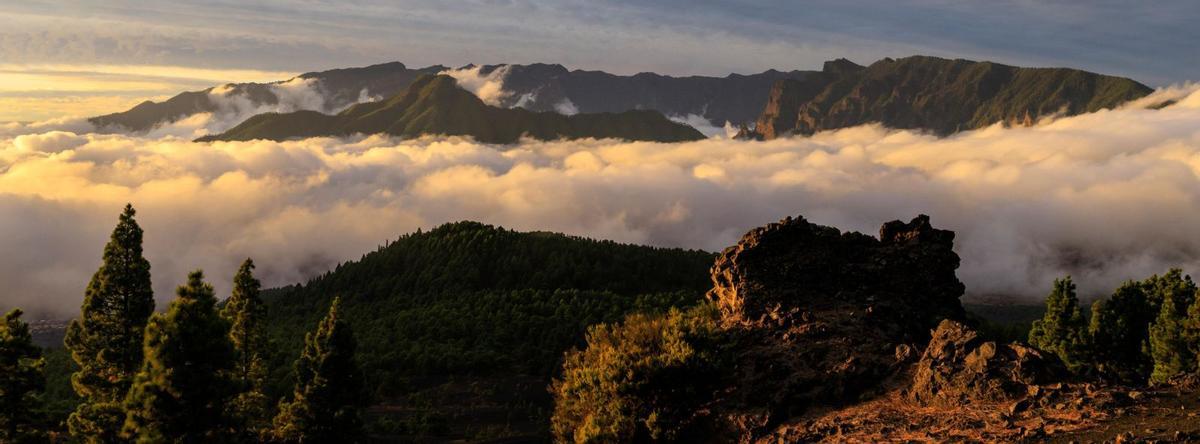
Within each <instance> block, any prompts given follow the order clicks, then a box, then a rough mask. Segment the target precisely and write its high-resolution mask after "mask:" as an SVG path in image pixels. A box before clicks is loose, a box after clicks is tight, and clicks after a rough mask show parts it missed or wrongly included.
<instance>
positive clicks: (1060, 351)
mask: <svg viewBox="0 0 1200 444" xmlns="http://www.w3.org/2000/svg"><path fill="white" fill-rule="evenodd" d="M1086 327H1087V326H1086V323H1085V320H1084V318H1083V315H1082V314H1081V313H1080V311H1079V299H1078V298H1077V297H1076V296H1075V284H1074V283H1073V282H1071V277H1070V276H1068V277H1066V278H1063V279H1058V280H1055V281H1054V290H1053V291H1051V292H1050V295H1049V296H1047V297H1046V313H1045V314H1043V315H1042V319H1039V320H1036V321H1033V327H1032V328H1031V329H1030V330H1029V344H1030V345H1033V346H1034V347H1037V348H1040V349H1042V350H1045V351H1048V352H1051V353H1054V354H1055V355H1058V357H1059V358H1061V359H1062V361H1063V363H1065V364H1066V365H1067V368H1068V369H1070V370H1071V371H1072V372H1075V373H1078V372H1081V371H1083V370H1084V369H1085V367H1087V365H1088V362H1089V360H1088V356H1087V351H1088V350H1087V335H1086V331H1087V329H1086Z"/></svg>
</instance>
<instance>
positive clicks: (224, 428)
mask: <svg viewBox="0 0 1200 444" xmlns="http://www.w3.org/2000/svg"><path fill="white" fill-rule="evenodd" d="M175 292H176V293H175V294H176V298H175V300H174V301H171V306H170V308H169V309H167V312H166V313H160V314H155V315H154V316H152V317H151V318H150V322H149V324H148V325H147V326H146V342H145V357H146V358H145V362H144V364H143V365H142V370H141V371H140V372H138V374H137V378H136V379H135V381H134V383H133V387H132V388H131V389H130V392H129V396H128V399H127V401H126V409H125V414H126V421H125V427H124V431H123V434H124V435H125V436H126V437H130V438H134V439H135V440H136V441H137V442H139V443H146V444H150V443H160V442H167V441H174V442H204V441H215V442H226V441H228V440H229V439H230V437H232V436H233V433H234V431H235V430H236V428H235V426H234V422H233V419H232V418H231V417H230V415H229V414H228V406H227V404H228V403H229V401H230V399H232V398H233V396H234V395H235V390H236V386H235V385H234V382H233V381H232V378H231V377H232V374H233V372H232V370H233V367H234V350H233V345H232V344H231V343H230V341H229V324H228V323H227V322H225V320H224V319H222V318H221V317H220V315H219V314H218V313H217V310H216V304H217V299H216V297H215V296H214V295H213V288H212V286H211V285H209V284H208V283H206V282H204V273H202V272H200V271H194V272H192V273H190V274H189V275H188V280H187V284H186V285H183V286H180V287H179V288H178V289H177V290H176V291H175Z"/></svg>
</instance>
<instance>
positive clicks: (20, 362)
mask: <svg viewBox="0 0 1200 444" xmlns="http://www.w3.org/2000/svg"><path fill="white" fill-rule="evenodd" d="M45 365H46V361H45V359H44V358H42V350H41V349H40V348H38V347H37V346H36V345H33V335H31V334H30V333H29V324H26V323H25V322H23V321H21V310H13V311H10V312H9V313H8V314H7V315H5V316H4V319H3V323H0V442H5V443H32V442H42V441H43V440H44V436H43V434H42V432H41V431H40V430H39V425H40V424H39V423H40V421H41V417H40V415H39V414H38V413H37V412H39V411H41V398H39V394H40V393H41V392H42V390H44V389H45V388H46V375H45V373H44V367H45Z"/></svg>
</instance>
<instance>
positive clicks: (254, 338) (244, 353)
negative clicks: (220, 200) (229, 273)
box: [221, 259, 269, 436]
mask: <svg viewBox="0 0 1200 444" xmlns="http://www.w3.org/2000/svg"><path fill="white" fill-rule="evenodd" d="M261 287H262V284H261V283H259V281H258V279H255V278H254V261H252V260H250V259H246V261H245V262H243V263H242V266H241V267H240V268H239V269H238V272H237V274H236V275H234V277H233V293H232V294H231V295H230V297H229V300H228V301H226V302H225V306H224V307H222V309H221V316H222V317H224V318H225V319H226V320H227V321H228V322H229V324H230V329H229V339H230V340H231V341H232V343H233V347H234V350H235V351H236V353H237V360H236V362H235V363H234V369H233V380H234V382H235V383H236V384H237V387H238V391H239V393H238V395H237V398H235V399H234V401H233V404H232V405H231V408H232V410H233V414H234V416H235V417H237V418H238V419H239V420H240V421H241V422H242V424H243V426H244V427H245V429H246V432H248V434H250V435H254V436H256V435H257V432H258V431H259V430H261V429H262V428H264V427H265V426H266V425H268V424H269V419H268V418H267V416H266V415H267V410H268V405H267V396H266V389H265V386H266V378H267V364H266V360H265V356H266V352H267V336H266V332H265V331H264V327H265V325H264V324H263V322H265V320H266V315H267V308H266V306H265V305H263V301H262V299H260V298H259V296H258V294H259V289H260V288H261Z"/></svg>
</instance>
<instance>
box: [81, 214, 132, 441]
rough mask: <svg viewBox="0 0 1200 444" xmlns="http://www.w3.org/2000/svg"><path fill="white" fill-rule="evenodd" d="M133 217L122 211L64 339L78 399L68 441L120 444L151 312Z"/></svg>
mask: <svg viewBox="0 0 1200 444" xmlns="http://www.w3.org/2000/svg"><path fill="white" fill-rule="evenodd" d="M135 214H136V212H135V211H134V209H133V207H132V206H130V205H126V206H125V211H124V212H123V213H122V214H121V217H120V221H119V222H118V223H117V226H116V228H115V229H113V232H112V237H111V238H110V240H109V242H108V245H105V247H104V261H103V264H102V265H101V266H100V269H99V270H97V271H96V274H94V275H93V276H92V280H91V282H90V283H89V284H88V287H87V291H86V292H85V293H84V299H83V308H82V310H81V313H80V316H79V318H78V319H75V320H73V321H71V324H70V326H68V328H67V332H66V337H65V339H64V344H65V345H66V347H67V348H68V349H70V350H71V357H72V358H73V359H74V360H75V362H76V363H78V364H79V371H78V372H76V373H75V374H73V375H71V385H72V387H74V389H75V392H76V393H78V394H79V396H80V397H82V398H83V402H82V403H80V405H79V407H78V408H77V409H76V410H75V412H74V413H72V414H71V416H70V418H69V419H68V421H67V424H68V426H69V428H70V432H71V435H72V436H75V437H76V438H78V439H80V440H82V441H85V442H89V443H110V442H119V441H120V437H119V434H120V431H121V423H122V422H123V421H124V413H123V412H122V408H121V402H122V401H123V400H124V399H125V395H126V393H127V392H128V391H129V386H130V384H131V383H132V382H133V376H134V374H136V373H137V371H138V368H139V367H141V365H142V338H143V333H144V330H145V327H146V322H147V320H148V319H149V318H150V313H152V312H153V311H154V292H153V290H152V287H151V285H150V262H148V261H146V259H145V258H144V257H142V229H141V228H140V227H138V224H137V221H136V220H134V215H135Z"/></svg>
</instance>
